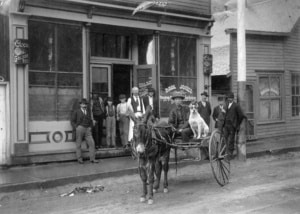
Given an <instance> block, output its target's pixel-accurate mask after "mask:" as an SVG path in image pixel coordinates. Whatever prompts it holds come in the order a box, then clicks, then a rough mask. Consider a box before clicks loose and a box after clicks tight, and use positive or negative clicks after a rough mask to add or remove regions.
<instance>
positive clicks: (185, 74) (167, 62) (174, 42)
mask: <svg viewBox="0 0 300 214" xmlns="http://www.w3.org/2000/svg"><path fill="white" fill-rule="evenodd" d="M159 51H160V108H161V115H162V116H168V114H169V110H170V100H169V98H170V96H171V93H172V91H174V90H181V91H182V92H184V93H185V96H186V98H185V101H187V102H188V101H192V100H196V91H197V74H196V39H195V38H188V37H176V36H167V35H162V36H160V50H159Z"/></svg>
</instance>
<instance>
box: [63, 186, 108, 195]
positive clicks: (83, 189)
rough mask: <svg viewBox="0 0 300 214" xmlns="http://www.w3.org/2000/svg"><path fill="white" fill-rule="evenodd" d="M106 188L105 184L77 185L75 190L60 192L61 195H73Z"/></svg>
mask: <svg viewBox="0 0 300 214" xmlns="http://www.w3.org/2000/svg"><path fill="white" fill-rule="evenodd" d="M103 190H104V186H102V185H96V186H94V187H93V186H84V187H76V188H75V189H74V190H72V191H71V192H68V193H63V194H60V197H65V196H69V197H72V196H74V195H76V194H78V193H96V192H100V191H103Z"/></svg>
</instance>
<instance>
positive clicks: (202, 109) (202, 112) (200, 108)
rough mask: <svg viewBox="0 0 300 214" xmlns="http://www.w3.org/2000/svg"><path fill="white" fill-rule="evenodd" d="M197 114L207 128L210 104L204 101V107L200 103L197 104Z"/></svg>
mask: <svg viewBox="0 0 300 214" xmlns="http://www.w3.org/2000/svg"><path fill="white" fill-rule="evenodd" d="M198 112H199V114H200V116H201V117H202V118H203V120H204V121H205V123H206V124H207V125H208V126H209V124H210V115H211V107H210V103H209V102H207V101H206V105H205V107H204V106H203V105H202V102H201V101H200V102H198Z"/></svg>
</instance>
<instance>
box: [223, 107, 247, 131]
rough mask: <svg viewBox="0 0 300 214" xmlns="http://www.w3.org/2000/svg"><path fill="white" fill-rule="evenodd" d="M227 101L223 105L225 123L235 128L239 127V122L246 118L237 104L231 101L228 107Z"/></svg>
mask: <svg viewBox="0 0 300 214" xmlns="http://www.w3.org/2000/svg"><path fill="white" fill-rule="evenodd" d="M228 106H229V103H227V104H226V106H225V111H226V114H225V125H228V124H230V125H232V126H233V127H234V128H235V129H239V127H240V124H241V122H242V121H243V119H244V118H246V116H245V114H244V113H243V111H242V109H241V107H240V105H239V104H237V103H235V102H233V103H232V105H231V107H230V108H229V109H228Z"/></svg>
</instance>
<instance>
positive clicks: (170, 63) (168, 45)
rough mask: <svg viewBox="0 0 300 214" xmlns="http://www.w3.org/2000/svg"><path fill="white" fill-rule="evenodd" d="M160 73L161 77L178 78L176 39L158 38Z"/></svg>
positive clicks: (168, 37)
mask: <svg viewBox="0 0 300 214" xmlns="http://www.w3.org/2000/svg"><path fill="white" fill-rule="evenodd" d="M160 72H161V75H163V76H178V49H177V38H176V37H171V36H161V37H160Z"/></svg>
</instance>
